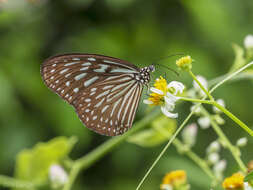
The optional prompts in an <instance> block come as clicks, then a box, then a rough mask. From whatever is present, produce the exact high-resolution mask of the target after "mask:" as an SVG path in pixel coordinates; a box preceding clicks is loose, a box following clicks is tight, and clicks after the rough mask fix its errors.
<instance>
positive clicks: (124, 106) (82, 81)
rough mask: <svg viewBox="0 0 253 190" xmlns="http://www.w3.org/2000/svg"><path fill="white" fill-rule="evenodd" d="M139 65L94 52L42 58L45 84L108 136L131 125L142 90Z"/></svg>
mask: <svg viewBox="0 0 253 190" xmlns="http://www.w3.org/2000/svg"><path fill="white" fill-rule="evenodd" d="M138 73H139V69H138V68H137V67H136V66H134V65H133V64H131V63H128V62H126V61H123V60H120V59H116V58H112V57H107V56H101V55H95V54H67V55H59V56H55V57H52V58H49V59H48V60H46V61H45V62H44V63H43V65H42V68H41V74H42V77H43V79H44V81H45V83H46V85H47V86H48V87H49V88H50V89H52V90H53V91H54V92H55V93H57V94H58V95H59V96H60V97H62V98H63V99H64V100H66V101H67V102H68V103H70V104H72V105H73V106H74V107H75V109H76V112H77V114H78V116H79V118H80V119H81V121H82V122H83V123H84V124H85V125H86V126H87V127H88V128H90V129H92V130H94V131H96V132H98V133H100V134H103V135H109V136H115V135H119V134H122V133H124V132H125V131H127V130H128V129H129V128H130V127H131V126H132V122H133V119H134V116H135V112H136V109H137V106H138V103H139V99H140V96H141V92H142V88H143V86H142V84H140V83H139V82H137V81H136V79H135V78H136V75H138Z"/></svg>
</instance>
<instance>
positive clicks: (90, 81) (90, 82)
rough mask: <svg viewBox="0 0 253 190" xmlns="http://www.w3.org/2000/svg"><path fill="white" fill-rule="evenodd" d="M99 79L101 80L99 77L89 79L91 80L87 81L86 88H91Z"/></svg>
mask: <svg viewBox="0 0 253 190" xmlns="http://www.w3.org/2000/svg"><path fill="white" fill-rule="evenodd" d="M98 79H99V77H98V76H95V77H92V78H91V79H89V80H87V81H85V82H84V86H85V87H88V86H90V85H91V84H92V83H94V82H95V81H96V80H98Z"/></svg>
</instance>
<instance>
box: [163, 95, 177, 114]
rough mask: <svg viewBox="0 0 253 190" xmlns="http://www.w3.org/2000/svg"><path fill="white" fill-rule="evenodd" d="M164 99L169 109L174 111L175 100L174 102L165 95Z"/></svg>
mask: <svg viewBox="0 0 253 190" xmlns="http://www.w3.org/2000/svg"><path fill="white" fill-rule="evenodd" d="M164 100H165V106H166V107H167V108H168V110H169V111H172V110H173V109H174V107H175V102H173V101H172V100H171V99H170V98H168V97H167V96H164Z"/></svg>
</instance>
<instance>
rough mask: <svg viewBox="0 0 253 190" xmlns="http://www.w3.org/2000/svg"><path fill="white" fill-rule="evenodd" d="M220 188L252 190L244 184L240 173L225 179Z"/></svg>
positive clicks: (246, 183)
mask: <svg viewBox="0 0 253 190" xmlns="http://www.w3.org/2000/svg"><path fill="white" fill-rule="evenodd" d="M222 187H223V188H224V189H226V190H253V187H252V186H251V185H250V184H249V183H248V182H244V176H243V175H242V174H241V173H240V172H238V173H234V174H233V175H232V176H230V177H227V178H225V180H224V181H223V183H222Z"/></svg>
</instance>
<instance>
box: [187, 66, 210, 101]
mask: <svg viewBox="0 0 253 190" xmlns="http://www.w3.org/2000/svg"><path fill="white" fill-rule="evenodd" d="M188 72H189V74H190V75H191V77H192V78H193V80H195V81H196V83H198V85H199V87H200V88H201V89H202V90H203V91H204V92H205V94H206V95H207V96H208V97H209V99H210V100H214V98H213V97H212V95H211V94H210V93H209V92H208V90H207V89H206V88H205V87H204V86H203V85H202V84H201V82H199V80H198V79H197V77H196V76H195V75H194V74H193V72H192V71H191V70H189V71H188Z"/></svg>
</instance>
